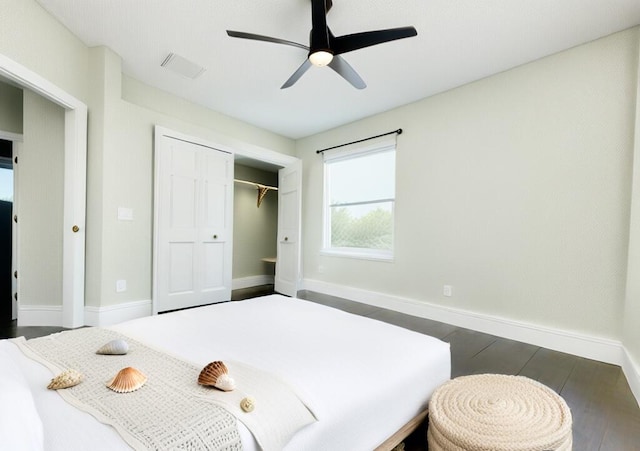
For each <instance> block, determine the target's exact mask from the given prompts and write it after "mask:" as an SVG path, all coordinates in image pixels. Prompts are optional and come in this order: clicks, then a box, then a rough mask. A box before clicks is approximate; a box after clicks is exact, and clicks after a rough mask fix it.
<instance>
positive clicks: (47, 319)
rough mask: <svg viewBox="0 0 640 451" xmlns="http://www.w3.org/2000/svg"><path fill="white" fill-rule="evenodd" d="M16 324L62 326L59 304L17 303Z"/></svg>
mask: <svg viewBox="0 0 640 451" xmlns="http://www.w3.org/2000/svg"><path fill="white" fill-rule="evenodd" d="M18 326H51V327H61V326H62V306H61V305H18Z"/></svg>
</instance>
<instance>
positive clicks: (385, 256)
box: [320, 249, 393, 262]
mask: <svg viewBox="0 0 640 451" xmlns="http://www.w3.org/2000/svg"><path fill="white" fill-rule="evenodd" d="M320 255H326V256H329V257H344V258H355V259H357V260H374V261H383V262H393V254H391V253H385V252H375V251H367V250H354V249H322V250H320Z"/></svg>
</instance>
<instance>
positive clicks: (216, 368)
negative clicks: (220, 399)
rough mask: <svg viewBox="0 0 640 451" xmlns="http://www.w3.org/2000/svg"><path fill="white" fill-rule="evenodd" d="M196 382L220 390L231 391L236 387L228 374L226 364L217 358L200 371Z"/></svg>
mask: <svg viewBox="0 0 640 451" xmlns="http://www.w3.org/2000/svg"><path fill="white" fill-rule="evenodd" d="M198 383H199V384H200V385H207V386H211V387H215V388H217V389H219V390H222V391H231V390H233V389H234V388H236V383H235V381H234V380H233V378H232V377H231V376H229V370H228V369H227V366H226V365H225V364H224V363H223V362H221V361H219V360H218V361H215V362H211V363H209V364H208V365H207V366H205V367H204V368H203V369H202V371H200V375H199V376H198Z"/></svg>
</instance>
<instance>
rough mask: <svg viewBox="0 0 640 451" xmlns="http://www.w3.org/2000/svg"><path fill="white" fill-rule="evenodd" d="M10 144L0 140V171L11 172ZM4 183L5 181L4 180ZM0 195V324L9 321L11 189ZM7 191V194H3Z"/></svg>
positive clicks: (11, 294)
mask: <svg viewBox="0 0 640 451" xmlns="http://www.w3.org/2000/svg"><path fill="white" fill-rule="evenodd" d="M12 144H13V143H12V142H10V141H4V140H0V171H12V170H13V168H12V162H11V156H12ZM5 181H6V180H5ZM4 185H5V184H3V187H0V188H2V192H1V193H0V323H4V322H7V321H11V306H12V303H13V301H12V298H11V297H12V296H13V293H12V289H11V277H12V275H11V252H12V248H11V240H12V237H11V234H12V227H11V225H12V209H13V202H11V199H12V198H13V187H12V186H4ZM5 191H8V192H5Z"/></svg>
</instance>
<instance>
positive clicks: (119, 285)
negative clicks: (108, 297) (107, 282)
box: [116, 280, 127, 293]
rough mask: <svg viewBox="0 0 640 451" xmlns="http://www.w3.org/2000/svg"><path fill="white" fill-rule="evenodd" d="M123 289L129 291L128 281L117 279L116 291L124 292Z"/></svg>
mask: <svg viewBox="0 0 640 451" xmlns="http://www.w3.org/2000/svg"><path fill="white" fill-rule="evenodd" d="M123 291H127V281H126V280H116V293H122V292H123Z"/></svg>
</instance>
